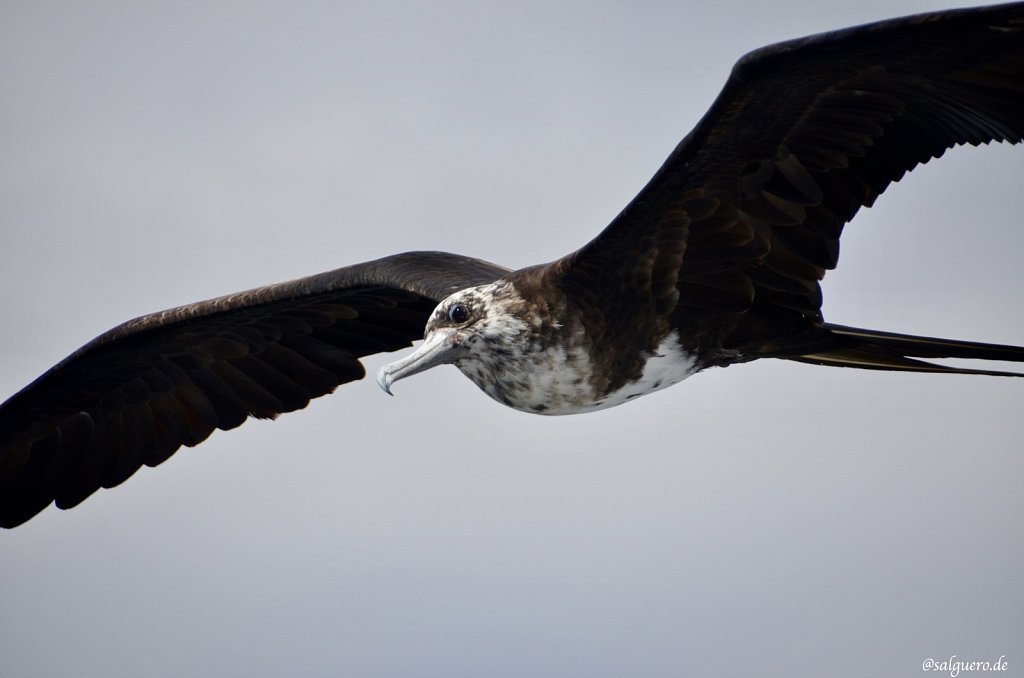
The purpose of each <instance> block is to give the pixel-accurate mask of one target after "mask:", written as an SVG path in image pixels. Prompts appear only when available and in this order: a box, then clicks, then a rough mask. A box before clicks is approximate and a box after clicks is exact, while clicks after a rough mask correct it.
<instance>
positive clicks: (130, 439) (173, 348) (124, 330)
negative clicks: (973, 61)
mask: <svg viewBox="0 0 1024 678" xmlns="http://www.w3.org/2000/svg"><path fill="white" fill-rule="evenodd" d="M506 272H507V270H506V269H504V268H502V267H500V266H496V265H494V264H489V263H487V262H483V261H480V260H478V259H471V258H469V257H463V256H459V255H454V254H447V253H443V252H410V253H406V254H399V255H394V256H391V257H386V258H384V259H378V260H376V261H371V262H366V263H363V264H358V265H355V266H349V267H346V268H341V269H337V270H335V271H329V272H327V273H321V274H319V275H314V276H310V277H307V278H302V279H299V280H293V281H290V282H286V283H280V284H276V285H269V286H267V287H261V288H258V289H254V290H250V291H248V292H241V293H238V294H233V295H228V296H225V297H220V298H218V299H211V300H209V301H205V302H200V303H197V304H191V305H188V306H182V307H179V308H174V309H170V310H167V311H162V312H160V313H154V314H152V315H147V316H143V317H141V318H137V319H135V320H131V321H128V322H126V323H124V324H122V325H120V326H118V327H116V328H114V329H112V330H110V331H109V332H107V333H105V334H103V335H101V336H99V337H97V338H96V339H95V340H93V341H91V342H89V343H88V344H86V345H85V346H83V347H82V348H81V349H79V350H78V351H76V352H75V353H73V354H72V355H70V356H69V357H68V358H66V359H65V360H63V361H61V362H60V363H59V364H58V365H56V366H55V367H53V368H52V369H50V370H49V371H48V372H46V373H45V374H43V375H42V376H41V377H39V378H38V379H37V380H36V381H34V382H33V383H31V384H30V385H28V386H27V387H25V388H24V389H22V390H21V391H20V392H18V393H17V394H15V395H14V396H12V397H11V398H10V399H9V400H8V401H7V402H5V403H3V405H0V526H3V527H14V526H15V525H18V524H20V523H22V522H24V521H26V520H28V519H29V518H31V517H32V516H33V515H35V514H36V513H38V512H39V511H41V510H42V509H43V508H45V507H46V506H47V505H49V504H50V502H53V501H56V503H57V505H58V506H59V507H61V508H69V507H71V506H75V505H76V504H78V503H79V502H81V501H82V500H83V499H85V498H86V497H88V496H89V495H90V494H92V493H93V492H95V491H96V490H97V489H99V488H100V487H113V486H115V485H117V484H119V483H121V482H123V481H124V480H125V479H127V478H128V477H129V476H131V475H132V474H133V473H135V471H137V470H138V469H139V467H140V466H142V465H143V464H145V465H147V466H155V465H157V464H159V463H160V462H162V461H164V460H165V459H167V458H168V457H169V456H170V455H171V454H173V453H174V452H175V451H176V450H177V449H178V448H179V447H181V446H182V445H185V446H192V445H196V444H198V443H200V442H202V441H203V440H205V439H206V437H207V436H209V435H210V434H211V433H212V432H213V431H214V430H215V429H218V428H219V429H223V430H226V429H230V428H234V427H236V426H238V425H240V424H241V423H242V422H244V421H245V419H246V418H247V417H249V416H254V417H275V416H277V415H278V414H281V413H283V412H291V411H293V410H297V409H300V408H303V407H305V406H306V404H307V403H308V402H309V400H310V399H311V398H316V397H318V396H321V395H324V394H327V393H330V392H331V391H333V390H334V389H335V388H336V387H337V386H338V385H340V384H344V383H346V382H349V381H353V380H355V379H361V378H362V377H363V376H364V370H363V366H362V364H361V363H360V362H359V358H361V357H363V356H366V355H370V354H372V353H379V352H382V351H394V350H396V349H400V348H403V347H406V346H410V345H411V344H412V342H413V341H415V340H416V339H420V338H422V335H423V328H424V325H425V324H426V320H427V318H428V317H429V314H430V313H431V311H432V310H433V308H434V306H435V305H436V304H437V302H439V301H440V300H442V299H444V298H445V297H447V296H448V295H449V294H451V293H452V292H454V291H457V290H459V289H463V288H465V287H470V286H473V285H479V284H483V283H486V282H491V281H493V280H494V279H496V278H498V277H500V276H501V275H503V274H505V273H506Z"/></svg>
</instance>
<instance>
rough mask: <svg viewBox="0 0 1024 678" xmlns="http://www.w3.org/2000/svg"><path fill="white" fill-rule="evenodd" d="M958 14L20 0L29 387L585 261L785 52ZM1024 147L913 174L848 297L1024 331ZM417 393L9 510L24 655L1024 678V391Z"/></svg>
mask: <svg viewBox="0 0 1024 678" xmlns="http://www.w3.org/2000/svg"><path fill="white" fill-rule="evenodd" d="M954 4H956V3H949V2H941V1H938V0H935V1H933V2H927V3H926V2H912V1H909V0H895V1H894V0H887V1H885V2H881V1H875V0H864V1H861V2H857V3H851V2H849V1H848V0H842V1H839V0H815V1H814V2H796V1H789V2H784V3H783V2H779V3H764V2H756V3H755V2H723V1H721V0H715V1H714V2H685V1H682V0H676V1H673V2H650V3H636V2H621V3H608V2H606V3H590V2H583V3H574V4H565V3H562V4H552V3H549V2H537V3H479V2H466V3H440V6H439V3H422V4H419V3H403V2H366V3H354V2H340V3H339V2H322V3H313V2H309V3H279V4H277V5H274V4H267V3H253V2H246V3H242V2H239V3H213V4H211V3H205V2H204V3H198V2H168V3H161V4H158V3H117V2H109V3H105V2H90V3H48V2H33V3H11V2H8V3H2V4H0V92H2V100H3V105H2V106H0V229H2V230H0V284H2V285H3V289H4V301H3V308H2V311H3V316H2V317H3V321H2V331H0V356H2V361H0V399H2V398H6V397H7V396H9V395H10V394H13V393H14V392H15V391H17V390H18V389H20V388H21V387H22V386H24V385H25V384H27V383H28V382H29V381H31V380H32V379H33V378H35V377H36V376H37V375H38V374H40V373H41V372H43V371H44V370H45V369H47V368H48V367H49V366H51V365H52V364H53V363H55V362H56V361H57V360H59V359H60V358H62V357H64V356H65V355H66V354H68V353H70V352H71V351H72V350H74V349H75V348H77V347H78V346H79V345H81V344H83V343H84V342H86V341H88V340H89V339H91V338H92V337H93V336H95V335H97V334H99V333H100V332H102V331H104V330H106V329H108V328H110V327H112V326H113V325H115V324H117V323H119V322H121V321H123V320H126V319H128V318H131V317H134V316H137V315H141V314H143V313H147V312H150V311H154V310H158V309H161V308H165V307H169V306H174V305H179V304H183V303H188V302H191V301H195V300H199V299H204V298H208V297H211V296H216V295H220V294H224V293H227V292H233V291H237V290H241V289H245V288H248V287H253V286H256V285H261V284H265V283H270V282H275V281H279V280H284V279H288V278H293V277H297V276H302V275H307V274H310V273H314V272H317V271H321V270H327V269H331V268H336V267H338V266H342V265H346V264H350V263H355V262H359V261H363V260H366V259H370V258H375V257H378V256H383V255H386V254H390V253H393V252H398V251H403V250H410V249H442V250H449V251H454V252H460V253H465V254H470V255H474V256H478V257H481V258H484V259H489V260H492V261H495V262H498V263H502V264H505V265H508V266H512V267H518V266H523V265H527V264H531V263H537V262H541V261H548V260H551V259H554V258H556V257H558V256H561V255H563V254H565V253H567V252H569V251H571V250H573V249H575V248H577V247H579V246H580V245H582V244H583V243H584V242H586V241H587V240H589V239H590V238H591V237H592V236H593V235H595V234H596V233H597V232H598V231H599V230H600V229H601V228H602V227H603V226H604V225H605V224H606V223H607V222H608V221H609V220H610V219H611V218H612V217H613V216H614V215H615V214H616V213H617V212H618V211H619V210H620V209H621V208H622V207H623V206H624V205H625V204H626V203H627V202H628V200H629V199H630V198H631V197H632V196H633V195H634V194H635V193H636V192H637V191H638V190H639V188H640V187H641V186H642V185H643V184H644V183H645V182H646V181H647V179H648V178H649V177H650V175H651V174H652V173H653V172H654V170H655V169H656V168H657V167H658V165H659V164H660V163H661V162H662V160H663V159H664V158H665V156H667V154H668V153H669V152H670V151H671V149H672V148H673V146H674V145H675V144H676V143H677V142H678V140H679V139H680V138H682V137H683V135H684V134H685V133H686V132H687V131H688V130H689V129H690V128H691V127H692V126H693V124H694V123H695V122H696V121H697V119H698V118H699V117H700V115H701V114H702V113H703V112H704V111H705V110H706V108H707V107H708V105H709V104H710V103H711V101H712V99H713V98H714V96H715V95H716V94H717V92H718V90H719V88H720V87H721V85H722V83H723V82H724V80H725V78H726V76H727V74H728V71H729V69H730V68H731V66H732V64H733V62H734V61H735V60H736V59H737V58H738V57H739V56H740V55H741V54H743V53H744V52H746V51H748V50H750V49H753V48H755V47H758V46H761V45H764V44H767V43H771V42H776V41H779V40H783V39H788V38H794V37H799V36H802V35H806V34H810V33H815V32H819V31H823V30H828V29H833V28H839V27H843V26H847V25H852V24H857V23H864V22H867V21H871V20H874V19H881V18H887V17H891V16H895V15H899V14H908V13H914V12H920V11H925V10H928V9H934V8H940V7H950V6H953V5H954ZM1022 176H1024V149H1022V148H1020V147H1017V148H1010V147H991V148H990V147H986V148H982V149H969V150H960V151H954V152H950V153H947V154H946V156H945V157H944V158H943V159H941V160H940V161H938V162H933V163H931V164H929V165H927V166H925V167H922V168H919V169H918V170H916V171H915V172H913V173H912V174H911V175H909V176H908V177H907V178H906V179H905V180H904V181H903V182H901V183H900V184H898V185H895V186H892V187H890V190H889V193H887V194H886V195H884V196H883V197H882V198H881V199H880V200H879V202H878V204H877V206H876V207H875V208H874V209H871V210H865V211H862V213H861V214H860V215H859V216H858V217H857V219H856V220H855V221H854V223H853V224H852V225H851V226H850V227H849V228H848V230H847V235H846V236H845V237H844V241H843V257H842V262H841V265H840V269H839V270H838V271H836V272H834V273H831V274H830V275H829V276H828V278H827V279H826V281H825V285H824V289H825V297H826V302H825V312H826V317H827V318H828V319H830V320H832V321H834V322H840V323H844V324H852V325H861V326H866V327H874V328H879V329H887V330H894V331H904V332H910V333H915V334H931V335H937V336H948V337H955V338H962V339H974V340H982V341H993V342H1005V343H1017V344H1021V343H1024V290H1022V288H1024V285H1022V284H1021V272H1020V271H1021V268H1020V267H1021V260H1020V253H1021V251H1024V229H1022V223H1021V217H1020V214H1021V209H1022V208H1024V198H1022V196H1021V188H1020V180H1021V177H1022ZM384 361H385V358H383V357H378V358H374V359H370V360H368V361H367V366H368V369H369V370H375V369H376V368H377V367H378V366H379V365H380V364H381V363H382V362H384ZM395 392H396V397H394V398H388V397H387V396H386V395H384V394H382V393H381V392H380V390H379V389H378V387H377V386H376V384H374V383H373V382H372V380H368V381H363V382H358V383H355V384H350V385H348V386H345V387H342V388H341V389H339V391H338V393H336V394H335V395H333V396H331V397H328V398H323V399H321V400H318V401H316V402H315V403H313V404H312V405H311V406H310V407H309V408H308V409H307V410H305V411H302V412H299V413H294V414H290V415H286V416H283V417H282V418H281V419H280V420H279V421H277V422H273V423H269V422H249V423H247V424H246V425H244V426H242V427H241V428H240V429H237V430H235V431H232V432H230V433H220V432H219V433H215V434H214V435H213V436H212V438H211V439H210V440H208V441H207V442H205V443H203V444H202V445H201V446H199V447H197V448H195V449H188V450H182V451H181V452H179V453H178V454H177V455H175V456H174V457H172V458H171V459H170V460H169V461H168V462H166V463H165V464H163V465H162V466H161V467H159V468H158V469H143V470H142V471H140V472H139V473H138V474H137V475H136V476H135V477H133V478H131V479H130V480H129V481H128V482H126V483H125V484H124V485H122V486H121V487H118V488H116V489H113V490H109V491H101V492H99V493H98V494H97V495H95V496H93V497H92V498H90V499H89V500H88V501H86V502H85V503H84V504H83V505H81V506H79V507H78V508H76V509H74V510H73V511H68V512H61V511H58V510H56V509H52V508H51V509H48V510H46V511H44V512H43V513H42V514H40V515H39V516H38V517H36V518H35V519H33V520H32V521H31V522H29V523H28V524H26V525H24V526H22V527H20V528H18V529H16V530H13V531H11V532H7V533H4V534H0V674H2V675H3V676H5V677H6V676H12V677H16V678H20V677H22V676H29V677H35V676H82V677H87V676H96V677H100V676H102V677H105V678H111V677H119V676H125V677H128V676H132V677H135V676H181V675H222V676H282V675H302V676H315V675H325V676H336V675H341V676H491V677H501V676H588V677H600V676H683V675H755V674H756V675H787V676H800V675H836V676H865V675H894V676H895V675H900V676H907V675H917V674H918V673H919V672H920V671H921V665H922V662H923V661H924V660H925V659H926V658H929V657H937V658H945V657H948V656H949V655H951V654H956V655H958V656H959V657H962V658H966V659H979V660H987V659H996V658H998V657H999V656H1000V655H1006V658H1007V661H1008V665H1009V671H1008V672H1006V673H1004V674H1002V675H1024V651H1022V650H1024V633H1022V631H1024V580H1022V575H1021V573H1022V572H1024V528H1022V522H1021V516H1022V515H1024V489H1022V487H1021V484H1022V481H1024V450H1022V448H1024V444H1022V440H1024V421H1022V409H1021V404H1022V402H1024V383H1021V381H1018V380H1010V379H996V378H981V377H957V376H936V375H920V376H916V375H899V374H896V375H893V374H882V373H873V372H857V371H852V370H840V369H826V368H821V367H812V366H804V365H799V364H796V363H785V362H775V363H772V362H768V361H762V363H758V364H753V365H745V366H739V367H734V368H732V369H729V370H717V371H709V372H705V373H703V374H700V375H698V376H696V377H694V378H692V379H690V380H688V381H686V382H684V383H683V384H681V385H679V386H676V387H674V388H671V389H668V390H665V391H661V392H659V393H657V394H654V395H652V396H649V397H646V398H642V399H640V400H639V401H637V402H634V403H631V404H628V405H625V406H623V407H619V408H614V409H612V410H607V411H603V412H599V413H594V414H588V415H580V416H574V417H560V418H554V417H539V416H533V415H526V414H522V413H519V412H515V411H513V410H510V409H507V408H504V407H502V406H500V405H498V404H497V403H495V402H493V401H491V400H490V399H489V398H487V397H486V396H484V395H483V394H482V393H480V392H479V391H477V389H476V388H475V387H474V386H473V385H472V384H471V383H470V382H469V381H468V380H467V379H465V378H463V377H462V376H461V375H460V374H459V373H458V371H457V370H455V369H453V368H444V369H437V370H433V371H430V372H428V373H426V374H423V375H420V376H417V377H416V378H414V379H410V380H407V381H403V382H401V383H400V384H398V385H397V386H396V388H395Z"/></svg>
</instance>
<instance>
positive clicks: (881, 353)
mask: <svg viewBox="0 0 1024 678" xmlns="http://www.w3.org/2000/svg"><path fill="white" fill-rule="evenodd" d="M825 328H826V329H828V330H829V331H831V332H832V334H833V335H835V336H838V337H842V338H843V339H845V340H847V341H842V342H841V343H840V345H839V346H837V347H835V348H832V347H829V348H828V349H825V350H822V351H820V352H817V353H808V354H805V355H802V356H798V357H793V358H789V359H790V360H796V361H797V362H802V363H811V364H813V365H831V366H833V367H859V368H861V369H867V370H890V371H896V372H938V373H944V374H988V375H992V376H997V377H1024V373H1019V372H1001V371H998V370H978V369H970V368H963V367H952V366H948V365H937V364H935V363H929V362H925V361H924V360H915V358H966V359H971V360H1001V361H1007V362H1017V363H1024V347H1021V346H1007V345H1003V344H982V343H979V342H975V341H957V340H955V339H935V338H933V337H915V336H914V335H911V334H896V333H894V332H879V331H877V330H865V329H861V328H859V327H846V326H844V325H832V324H829V323H826V324H825Z"/></svg>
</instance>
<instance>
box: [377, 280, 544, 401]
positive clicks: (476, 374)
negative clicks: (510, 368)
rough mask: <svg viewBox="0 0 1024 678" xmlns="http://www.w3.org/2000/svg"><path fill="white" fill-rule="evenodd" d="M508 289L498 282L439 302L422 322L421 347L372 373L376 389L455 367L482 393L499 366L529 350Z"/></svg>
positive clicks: (518, 303)
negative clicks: (433, 368)
mask: <svg viewBox="0 0 1024 678" xmlns="http://www.w3.org/2000/svg"><path fill="white" fill-rule="evenodd" d="M525 306H526V304H525V303H524V302H523V299H522V297H521V296H520V294H519V293H518V292H517V291H516V289H515V287H514V286H513V285H512V283H510V282H508V281H503V280H499V281H497V282H493V283H488V284H486V285H480V286H478V287H469V288H466V289H464V290H460V291H458V292H456V293H455V294H452V295H451V296H450V297H448V298H447V299H445V300H444V301H442V302H441V303H440V304H438V305H437V308H435V309H434V312H433V314H431V316H430V320H428V321H427V326H426V329H425V330H424V334H423V343H422V344H421V345H420V346H419V347H418V348H417V349H416V350H415V351H413V352H412V353H411V354H409V355H408V356H406V357H404V358H402V359H401V360H396V361H395V362H393V363H388V364H387V365H384V366H383V367H381V368H380V370H379V371H378V372H377V383H378V384H380V387H381V388H382V389H384V391H385V392H386V393H388V394H389V395H390V394H391V385H392V384H393V383H395V382H396V381H398V380H399V379H404V378H405V377H408V376H411V375H413V374H416V373H418V372H423V371H424V370H429V369H430V368H431V367H436V366H437V365H445V364H454V365H455V366H457V367H458V368H459V369H460V370H462V372H463V373H464V374H465V375H466V376H468V377H469V378H470V379H472V380H473V381H474V382H476V383H477V385H478V386H480V387H481V388H483V389H484V390H485V391H488V392H490V389H489V388H488V386H490V385H491V384H493V379H495V378H496V375H497V372H498V371H500V370H501V369H502V363H503V362H504V361H505V360H507V359H510V358H514V356H516V355H518V354H521V353H522V352H523V351H525V350H527V349H528V344H529V337H530V327H531V326H530V323H529V322H527V320H526V318H525V313H524V310H525Z"/></svg>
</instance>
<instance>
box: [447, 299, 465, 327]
mask: <svg viewBox="0 0 1024 678" xmlns="http://www.w3.org/2000/svg"><path fill="white" fill-rule="evenodd" d="M448 320H451V321H452V322H453V323H464V322H466V321H467V320H469V307H468V306H466V305H465V304H452V305H451V306H449V307H448Z"/></svg>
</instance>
